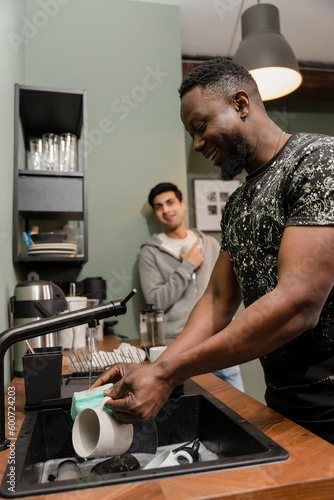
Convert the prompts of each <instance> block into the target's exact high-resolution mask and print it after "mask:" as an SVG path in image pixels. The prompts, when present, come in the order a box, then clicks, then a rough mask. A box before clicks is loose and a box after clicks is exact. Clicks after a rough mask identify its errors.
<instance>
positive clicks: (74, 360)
mask: <svg viewBox="0 0 334 500" xmlns="http://www.w3.org/2000/svg"><path fill="white" fill-rule="evenodd" d="M145 358H146V353H145V351H143V350H142V349H138V348H137V347H135V346H132V345H130V344H127V343H125V342H123V343H122V344H121V345H120V346H119V347H118V348H117V349H114V350H113V351H111V352H108V351H98V350H95V349H94V350H93V353H92V357H91V359H90V355H89V354H87V353H86V352H84V351H82V350H81V351H80V350H77V351H75V350H73V351H72V352H71V354H70V356H69V368H73V369H74V370H75V371H76V372H79V373H82V372H87V371H89V370H94V371H104V370H106V369H107V368H109V366H111V365H113V364H114V363H140V364H144V361H145Z"/></svg>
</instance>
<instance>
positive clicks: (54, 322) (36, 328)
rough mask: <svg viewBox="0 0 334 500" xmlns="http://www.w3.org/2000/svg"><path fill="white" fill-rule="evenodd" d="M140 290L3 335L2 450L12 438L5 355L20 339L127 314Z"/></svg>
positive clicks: (0, 358) (0, 362)
mask: <svg viewBox="0 0 334 500" xmlns="http://www.w3.org/2000/svg"><path fill="white" fill-rule="evenodd" d="M135 293H137V290H135V289H133V290H132V291H131V292H130V293H129V294H128V295H127V296H126V297H125V299H123V300H116V301H111V302H106V303H105V304H101V305H98V306H92V307H86V308H85V309H79V310H77V311H70V312H65V313H62V314H59V315H56V316H50V317H49V318H45V319H40V320H38V321H32V322H31V323H25V324H23V325H18V326H14V327H12V328H9V329H8V330H5V331H4V332H2V333H1V334H0V377H1V378H2V381H0V391H1V392H0V451H4V450H6V449H7V447H8V445H9V443H10V440H9V439H8V438H6V431H5V388H4V357H5V354H6V351H7V349H8V348H9V347H10V346H11V345H13V344H15V343H16V342H19V341H22V340H27V339H30V338H34V337H38V336H39V335H45V334H47V333H52V332H56V331H58V330H63V329H65V328H73V327H74V326H78V325H83V324H85V323H88V326H90V327H91V328H92V327H96V326H97V325H98V324H99V320H101V319H104V318H109V317H111V316H119V315H121V314H125V313H126V303H127V302H128V300H129V299H131V297H133V295H134V294H135Z"/></svg>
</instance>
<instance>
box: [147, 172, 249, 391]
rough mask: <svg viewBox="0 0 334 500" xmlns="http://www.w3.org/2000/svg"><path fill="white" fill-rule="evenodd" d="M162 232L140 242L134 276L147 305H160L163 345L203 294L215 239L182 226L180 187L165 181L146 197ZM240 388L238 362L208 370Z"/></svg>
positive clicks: (215, 250)
mask: <svg viewBox="0 0 334 500" xmlns="http://www.w3.org/2000/svg"><path fill="white" fill-rule="evenodd" d="M148 202H149V204H150V205H151V207H152V209H153V212H154V215H155V217H156V219H157V220H158V221H159V223H160V224H161V226H162V229H163V232H161V233H160V234H154V235H153V236H151V237H150V238H149V239H148V240H147V241H146V243H144V244H143V245H142V246H141V249H140V254H139V274H140V282H141V288H142V291H143V294H144V297H145V300H146V303H147V304H154V306H155V308H156V309H163V311H164V316H165V334H166V344H167V345H169V344H170V343H171V342H172V341H173V340H175V339H176V338H177V337H178V336H179V334H180V333H181V331H182V330H183V328H184V325H185V324H186V321H187V319H188V316H189V314H190V312H191V310H192V309H193V307H194V305H195V304H196V302H197V301H198V300H199V298H200V297H201V296H202V295H203V293H204V291H205V289H206V287H207V285H208V282H209V278H210V275H211V272H212V269H213V267H214V265H215V263H216V260H217V258H218V255H219V248H220V246H219V243H218V241H217V240H216V239H215V238H213V237H212V236H207V235H206V234H204V233H202V232H201V231H198V230H197V229H187V227H186V223H185V220H184V214H185V211H186V204H185V203H184V201H183V199H182V193H181V191H180V190H179V189H178V188H177V186H175V185H174V184H172V183H170V182H163V183H160V184H158V185H157V186H155V187H154V188H152V189H151V191H150V194H149V196H148ZM214 373H215V374H216V375H217V376H218V377H220V378H222V379H223V380H225V381H226V382H229V383H230V384H232V385H234V386H235V387H237V388H238V389H240V390H243V389H244V388H243V383H242V379H241V374H240V368H239V366H232V367H229V368H226V369H225V370H218V371H216V372H214Z"/></svg>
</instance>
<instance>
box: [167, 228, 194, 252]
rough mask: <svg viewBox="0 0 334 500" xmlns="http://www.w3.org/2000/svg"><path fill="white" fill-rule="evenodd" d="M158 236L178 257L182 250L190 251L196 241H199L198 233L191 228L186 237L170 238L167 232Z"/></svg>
mask: <svg viewBox="0 0 334 500" xmlns="http://www.w3.org/2000/svg"><path fill="white" fill-rule="evenodd" d="M158 236H159V239H160V241H161V243H162V246H163V247H164V248H165V249H166V250H168V251H169V252H170V253H172V254H173V255H175V257H177V258H179V257H180V253H181V251H182V253H187V252H189V250H190V249H191V248H192V247H193V246H194V244H195V243H196V241H198V237H197V235H196V234H195V233H194V232H193V231H192V230H191V229H189V230H188V231H187V236H186V238H181V239H177V238H170V237H169V236H167V234H165V233H160V234H159V235H158Z"/></svg>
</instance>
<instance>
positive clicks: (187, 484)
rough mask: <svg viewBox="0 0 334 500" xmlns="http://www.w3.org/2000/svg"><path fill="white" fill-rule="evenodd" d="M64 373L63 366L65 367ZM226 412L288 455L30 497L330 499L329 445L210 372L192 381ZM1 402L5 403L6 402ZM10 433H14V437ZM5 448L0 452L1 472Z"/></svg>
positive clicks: (332, 468) (18, 382) (333, 453)
mask: <svg viewBox="0 0 334 500" xmlns="http://www.w3.org/2000/svg"><path fill="white" fill-rule="evenodd" d="M118 343H119V342H118V341H116V340H115V339H113V338H111V337H106V338H105V340H104V341H101V342H99V343H98V347H99V349H107V350H111V349H112V348H114V347H115V346H116V345H117V344H118ZM66 371H67V370H66ZM193 380H194V381H195V382H196V383H197V384H199V385H201V386H202V387H203V388H205V389H206V390H207V391H209V392H210V393H211V394H213V396H215V397H216V398H217V399H219V400H221V401H222V402H223V403H225V404H226V405H227V406H229V407H230V408H231V409H232V410H234V411H235V412H237V413H239V414H240V415H241V416H242V417H243V418H245V419H246V420H248V421H249V422H250V423H251V424H253V425H255V426H256V427H257V428H258V429H260V430H261V431H262V432H264V433H265V434H267V435H268V436H269V437H270V438H271V439H273V440H274V441H276V442H277V443H278V444H280V445H281V446H282V447H283V448H285V449H286V450H287V451H288V452H289V459H288V460H286V461H284V462H277V463H271V464H265V465H255V466H250V467H240V468H234V469H229V470H222V471H213V472H207V473H198V474H188V475H182V476H175V477H169V478H165V479H156V480H151V481H143V482H133V483H127V484H120V485H115V486H105V487H101V488H94V489H86V490H79V491H71V492H64V493H59V494H50V495H39V496H36V497H29V498H34V499H36V500H38V499H39V500H44V499H46V498H48V500H67V498H69V497H71V499H74V500H75V499H80V500H86V499H90V498H99V499H100V500H109V499H110V500H111V499H112V500H152V499H153V500H190V499H192V500H194V499H198V500H200V499H216V500H218V499H223V500H232V499H233V500H264V499H270V500H289V499H297V498H298V499H303V500H315V499H316V500H332V499H333V498H334V447H333V446H332V445H331V444H329V443H327V442H326V441H324V440H322V439H320V438H318V437H317V436H315V435H313V434H312V433H310V432H308V431H307V430H305V429H303V428H302V427H299V426H298V425H296V424H294V423H293V422H291V421H290V420H288V419H286V418H284V417H282V416H281V415H279V414H278V413H276V412H274V411H272V410H270V409H269V408H267V407H265V406H264V405H262V404H261V403H259V402H258V401H256V400H254V399H253V398H251V397H249V396H247V395H246V394H243V393H242V392H240V391H238V390H237V389H235V388H234V387H232V386H230V385H229V384H227V383H226V382H223V381H222V380H221V379H219V378H218V377H215V376H214V375H212V374H207V375H201V376H198V377H194V379H193ZM11 385H13V386H15V388H16V389H15V392H16V432H17V434H18V430H19V427H20V426H21V423H22V421H23V418H24V409H23V408H24V403H25V394H24V384H23V379H22V378H14V379H13V383H12V384H11ZM6 403H7V401H6ZM17 434H16V435H17ZM8 456H9V450H8V451H7V450H6V451H3V452H0V474H1V478H2V477H3V475H4V472H5V469H6V466H7V461H8Z"/></svg>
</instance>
